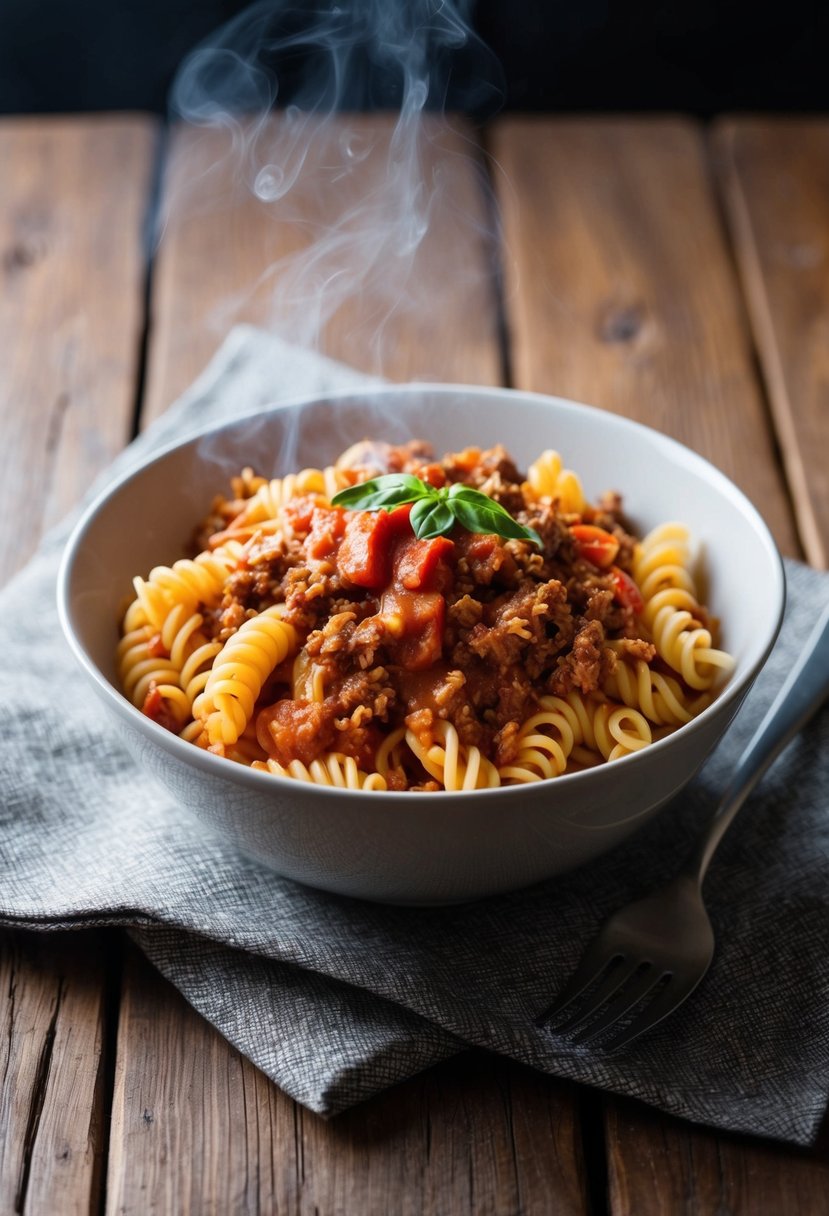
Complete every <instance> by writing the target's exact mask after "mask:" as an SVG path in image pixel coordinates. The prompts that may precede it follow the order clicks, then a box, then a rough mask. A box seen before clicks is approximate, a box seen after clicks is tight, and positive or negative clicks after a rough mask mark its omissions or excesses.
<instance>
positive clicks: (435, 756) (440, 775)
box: [406, 718, 501, 790]
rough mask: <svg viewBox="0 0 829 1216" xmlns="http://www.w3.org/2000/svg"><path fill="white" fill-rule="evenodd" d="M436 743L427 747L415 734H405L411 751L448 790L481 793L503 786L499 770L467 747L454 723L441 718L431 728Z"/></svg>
mask: <svg viewBox="0 0 829 1216" xmlns="http://www.w3.org/2000/svg"><path fill="white" fill-rule="evenodd" d="M432 734H433V742H432V743H430V744H429V746H428V747H425V746H424V745H423V744H422V743H421V741H420V740H419V739H418V737H417V735H416V734H415V733H414V731H411V730H407V731H406V742H407V744H408V745H409V748H410V749H411V751H412V752H413V753H414V755H415V756H416V757H417V758H418V760H419V761H420V763H421V764H422V765H423V767H424V768H425V769H426V772H427V773H428V774H429V775H430V776H431V777H433V778H434V779H435V781H439V782H440V784H441V785H442V786H443V788H444V789H445V790H482V789H491V788H492V787H493V786H496V785H500V784H501V778H500V777H499V776H498V769H497V768H496V767H495V765H494V764H493V763H492V761H491V760H488V759H487V758H486V756H485V755H484V754H483V752H482V751H481V749H480V748H479V747H464V746H463V745H462V744H461V741H460V738H459V737H458V732H457V730H456V729H455V727H454V726H453V725H452V723H451V722H445V721H444V720H443V719H442V718H439V719H438V720H437V721H436V722H435V723H434V725H433V727H432Z"/></svg>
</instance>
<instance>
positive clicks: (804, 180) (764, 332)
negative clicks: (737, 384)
mask: <svg viewBox="0 0 829 1216" xmlns="http://www.w3.org/2000/svg"><path fill="white" fill-rule="evenodd" d="M714 151H715V163H716V165H717V167H718V171H719V179H720V182H721V185H722V190H723V198H724V203H725V207H726V212H727V215H728V218H729V222H730V226H731V231H732V234H733V239H734V248H735V251H736V256H737V262H738V266H739V270H740V275H741V277H742V282H743V288H744V291H745V295H746V300H747V303H748V309H749V314H750V317H751V325H752V330H753V333H754V340H755V342H756V345H757V350H758V354H759V359H760V363H761V366H762V369H763V375H764V377H765V380H766V385H767V388H768V394H769V400H770V402H771V406H772V410H773V414H774V421H775V425H776V428H777V436H778V440H779V443H780V449H781V452H782V455H783V461H784V463H785V467H786V472H787V474H788V481H789V486H790V490H791V495H792V501H793V503H794V507H795V513H796V516H797V522H798V526H799V529H800V535H801V539H802V543H803V549H804V552H805V554H806V556H807V558H808V560H809V561H810V562H811V563H812V564H813V565H815V566H818V567H820V568H821V569H826V567H827V566H828V565H829V120H826V119H823V120H804V119H802V118H798V119H751V118H745V119H742V118H741V119H734V120H729V121H727V122H724V123H723V124H722V125H720V126H719V128H718V129H717V131H716V132H715V137H714Z"/></svg>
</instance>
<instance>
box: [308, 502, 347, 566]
mask: <svg viewBox="0 0 829 1216" xmlns="http://www.w3.org/2000/svg"><path fill="white" fill-rule="evenodd" d="M345 515H346V513H345V511H344V510H343V509H342V507H315V508H314V513H313V515H312V516H311V531H310V532H309V533H308V541H307V548H308V555H309V556H310V557H316V558H323V557H329V556H330V555H331V554H332V553H334V552H336V549H337V546H338V545H339V543H340V541H341V540H342V538H343V535H344V533H345V526H346V518H345Z"/></svg>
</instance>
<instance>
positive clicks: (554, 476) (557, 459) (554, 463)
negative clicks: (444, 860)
mask: <svg viewBox="0 0 829 1216" xmlns="http://www.w3.org/2000/svg"><path fill="white" fill-rule="evenodd" d="M525 486H526V488H527V489H528V490H529V493H530V496H531V497H534V498H550V499H555V500H558V504H559V507H560V509H561V510H562V511H566V512H568V513H575V514H581V512H582V511H583V510H584V508H585V505H586V501H585V497H584V490H583V488H582V484H581V480H580V479H579V476H578V474H577V473H574V472H573V470H572V469H565V468H564V462H563V461H562V458H561V456H560V455H559V453H558V452H555V451H553V449H552V448H548V449H547V450H546V451H544V452H542V453H541V455H540V456H539V457H538V459H537V460H534V461H533V463H532V464H531V465H530V467H529V469H528V470H527V481H526V482H525Z"/></svg>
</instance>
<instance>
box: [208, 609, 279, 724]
mask: <svg viewBox="0 0 829 1216" xmlns="http://www.w3.org/2000/svg"><path fill="white" fill-rule="evenodd" d="M284 613H285V608H284V606H283V605H282V604H275V605H274V606H273V607H272V608H266V609H265V611H264V612H260V613H259V615H258V616H255V617H252V618H251V619H250V620H248V621H245V623H244V624H243V625H241V626H240V627H239V629H238V630H237V631H236V633H234V634H233V636H232V637H231V638H230V639H229V640H228V641H227V642H226V643H225V646H224V649H223V650H222V652H221V656H220V658H219V659H218V661H217V662H216V663H214V665H213V668H212V670H211V672H210V675H209V677H208V679H207V683H206V685H205V689H204V692H203V693H201V695H200V696H199V697H197V698H196V701H195V704H194V705H193V714H194V716H195V717H197V718H200V719H201V720H202V721H203V722H204V724H205V730H206V732H207V737H208V739H209V740H210V742H211V743H225V744H228V743H235V742H236V741H237V739H238V738H239V736H240V735H241V734H242V732H243V730H244V729H245V727H246V726H247V724H248V722H249V721H250V719H251V717H252V715H253V707H254V705H255V704H256V699H257V697H258V696H259V693H260V692H261V691H262V685H263V684H264V683H265V680H266V679H267V678H268V676H269V675H270V673H271V672H272V671H273V670H274V668H275V667H278V666H279V664H280V663H281V662H282V661H283V659H285V658H287V656H288V655H289V654H290V653H291V651H292V650H295V649H296V647H297V644H298V637H297V633H296V630H295V629H294V628H293V626H292V625H289V624H287V622H286V621H284V620H282V617H283V616H284Z"/></svg>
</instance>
